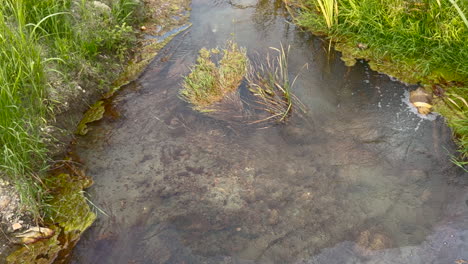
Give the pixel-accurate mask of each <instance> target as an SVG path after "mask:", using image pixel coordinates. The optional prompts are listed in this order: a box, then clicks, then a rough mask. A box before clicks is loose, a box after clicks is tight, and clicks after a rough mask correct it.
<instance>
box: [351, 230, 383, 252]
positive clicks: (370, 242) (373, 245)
mask: <svg viewBox="0 0 468 264" xmlns="http://www.w3.org/2000/svg"><path fill="white" fill-rule="evenodd" d="M391 246H392V242H391V240H390V238H388V237H387V236H386V235H384V234H382V233H371V231H369V230H365V231H363V232H361V233H360V234H359V237H358V239H357V240H356V250H357V251H358V252H360V253H361V254H362V255H364V256H368V255H371V254H372V251H375V250H382V249H385V248H390V247H391Z"/></svg>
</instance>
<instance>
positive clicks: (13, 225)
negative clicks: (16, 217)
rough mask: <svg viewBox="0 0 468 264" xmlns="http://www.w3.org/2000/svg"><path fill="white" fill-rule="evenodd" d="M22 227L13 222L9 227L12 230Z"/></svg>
mask: <svg viewBox="0 0 468 264" xmlns="http://www.w3.org/2000/svg"><path fill="white" fill-rule="evenodd" d="M22 227H23V226H22V225H21V224H20V223H14V224H12V225H11V228H12V229H13V231H16V230H18V229H21V228H22Z"/></svg>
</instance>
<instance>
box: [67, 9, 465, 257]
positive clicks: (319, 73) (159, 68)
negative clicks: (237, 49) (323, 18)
mask: <svg viewBox="0 0 468 264" xmlns="http://www.w3.org/2000/svg"><path fill="white" fill-rule="evenodd" d="M286 16H287V13H286V11H285V9H284V7H283V6H282V4H281V1H269V0H260V1H258V2H257V1H252V0H231V1H221V0H194V1H193V4H192V12H191V22H192V23H193V26H192V27H191V28H189V29H187V30H186V31H184V32H182V33H180V34H179V35H178V36H177V37H175V38H174V39H173V40H172V41H171V42H170V43H169V45H168V46H166V47H165V48H164V49H163V50H162V51H161V52H160V54H159V55H158V56H157V57H156V58H155V60H154V61H153V62H152V63H151V65H150V66H149V67H148V68H147V69H146V71H145V72H144V73H143V74H142V75H141V77H140V78H139V79H138V80H136V81H135V82H133V83H131V84H130V85H128V86H127V87H126V88H125V89H123V90H122V91H121V92H119V93H118V94H117V95H116V96H115V97H114V99H113V100H112V102H111V103H110V104H109V105H108V113H111V114H107V115H106V116H105V118H104V119H103V120H101V121H99V122H95V123H93V124H90V125H89V127H90V132H89V133H88V134H87V135H86V136H83V137H80V138H78V140H77V143H76V146H75V148H76V153H77V154H78V155H79V156H80V158H81V159H82V161H83V163H84V164H85V165H86V169H87V174H88V175H90V176H91V177H92V178H93V179H94V181H95V184H94V185H93V186H92V187H91V188H90V189H89V190H88V194H87V196H88V198H89V200H90V201H92V206H93V207H94V208H95V210H96V211H97V214H98V219H97V221H96V222H95V223H94V225H93V226H92V227H91V228H90V229H89V230H88V231H86V233H85V234H84V235H83V237H82V239H81V241H80V242H79V243H78V245H77V246H76V248H75V250H74V254H73V257H72V260H71V263H76V264H78V263H80V264H91V263H93V264H94V263H96V264H98V263H99V264H103V263H104V264H105V263H109V264H110V263H112V264H114V263H135V264H136V263H167V264H169V263H213V264H214V263H238V264H244V263H245V264H247V263H320V264H321V263H323V264H333V263H336V264H339V263H412V264H418V263H421V264H423V263H424V264H428V263H438V264H439V263H447V264H448V263H457V264H460V263H468V175H467V174H466V173H465V172H463V171H462V170H461V169H459V168H458V167H456V166H455V165H453V164H452V163H451V162H450V158H451V155H453V154H454V150H455V146H454V144H453V142H452V140H451V131H450V129H449V128H448V127H447V126H446V125H445V124H444V120H443V118H442V117H440V116H437V115H435V114H431V115H430V116H428V117H422V116H420V115H418V114H417V113H416V112H415V110H414V109H412V108H411V107H410V105H409V102H408V95H409V91H410V90H412V89H415V88H416V87H414V86H412V87H409V86H406V85H405V84H402V83H400V82H398V81H395V80H393V79H391V78H389V77H388V76H386V75H383V74H379V73H377V72H374V71H372V70H370V69H369V67H368V65H367V64H366V63H364V62H358V63H357V64H356V66H354V67H351V68H349V67H346V66H345V65H344V63H342V62H341V61H340V59H339V54H338V53H335V52H333V51H330V52H328V50H329V47H328V43H327V42H326V41H323V40H322V39H320V38H317V37H314V36H312V35H310V34H308V33H305V32H303V31H301V30H300V29H298V28H297V27H295V26H294V25H292V24H291V23H290V22H288V21H287V20H286V19H285V17H286ZM228 39H234V40H235V41H236V42H237V43H238V44H239V45H240V46H242V47H246V49H247V52H248V56H249V58H250V59H252V60H253V59H258V60H260V59H261V58H265V55H266V53H267V52H268V53H271V54H274V51H273V50H271V49H269V47H276V48H279V47H280V45H281V44H282V45H284V46H285V47H286V46H290V47H291V49H290V53H289V68H290V73H291V76H294V75H296V74H298V73H300V75H299V77H298V80H297V82H296V85H295V87H294V93H295V94H296V96H297V97H298V98H299V99H300V101H301V102H302V104H304V106H305V109H306V113H305V114H304V115H303V116H300V117H299V116H293V118H292V119H291V120H290V122H288V123H286V124H281V125H271V126H269V127H267V128H264V129H260V128H258V127H253V126H252V125H248V124H244V125H232V124H231V123H230V122H227V121H226V120H223V118H222V117H220V118H212V117H208V116H206V115H203V114H201V113H198V112H196V111H194V110H192V109H191V108H190V106H189V105H188V104H187V103H185V102H184V101H182V100H181V99H180V98H179V96H178V92H179V90H180V88H181V83H182V80H183V76H185V75H187V74H188V73H189V72H190V67H191V66H192V65H194V63H195V61H196V57H197V54H198V51H199V49H201V48H202V47H207V48H214V47H217V46H220V47H222V46H224V45H225V43H226V41H227V40H228ZM305 64H307V65H308V67H307V68H304V67H303V66H304V65H305ZM242 89H244V90H245V87H243V88H242ZM241 93H244V94H248V91H241ZM226 118H228V117H226ZM463 261H465V262H463Z"/></svg>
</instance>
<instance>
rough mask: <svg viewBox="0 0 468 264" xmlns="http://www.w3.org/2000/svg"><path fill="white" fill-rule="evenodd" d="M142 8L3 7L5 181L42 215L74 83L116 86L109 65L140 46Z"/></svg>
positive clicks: (15, 2) (85, 4)
mask: <svg viewBox="0 0 468 264" xmlns="http://www.w3.org/2000/svg"><path fill="white" fill-rule="evenodd" d="M135 8H137V4H136V2H133V1H132V0H115V1H111V5H110V8H109V10H110V12H108V11H106V10H105V9H99V8H97V7H95V6H93V1H87V0H82V1H74V0H73V1H72V0H44V1H36V0H3V1H2V5H0V65H1V67H0V109H1V111H0V151H1V158H0V176H1V177H2V178H4V179H7V180H9V181H10V182H12V183H14V184H15V186H16V188H17V189H18V191H19V194H20V198H21V201H22V204H23V205H24V207H25V209H27V210H29V211H31V212H33V213H34V214H35V216H36V217H39V216H40V212H41V207H42V206H43V204H42V203H43V198H44V195H46V193H47V190H46V189H45V185H44V183H43V177H44V174H45V172H46V171H47V169H48V164H49V161H50V160H49V156H48V153H49V147H50V146H51V143H52V142H53V140H54V139H53V138H52V137H51V135H50V131H51V129H52V128H51V124H52V121H53V120H54V114H55V113H56V112H57V111H59V110H60V109H61V108H63V107H64V104H65V103H66V98H67V96H66V95H67V94H71V95H73V94H76V82H73V81H74V80H76V79H80V78H81V77H83V76H86V77H88V78H89V79H90V80H87V81H88V83H94V84H95V85H99V83H100V82H101V83H102V81H100V80H106V79H107V82H110V81H111V80H110V79H111V78H112V76H110V75H109V73H107V71H108V69H109V64H110V63H118V62H119V61H122V60H123V59H124V57H125V56H126V54H127V53H128V51H129V48H130V47H131V46H132V43H133V39H134V37H133V36H134V34H133V32H132V31H133V30H132V27H130V26H129V25H128V23H132V22H135V21H134V20H132V19H134V18H132V16H131V14H132V12H133V10H134V9H135ZM114 54H117V56H115V55H114ZM116 57H117V58H118V59H117V60H116V59H115V58H116ZM110 68H112V66H111V67H110ZM114 68H115V67H114ZM73 84H75V85H73Z"/></svg>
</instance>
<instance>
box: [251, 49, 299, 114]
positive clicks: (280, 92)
mask: <svg viewBox="0 0 468 264" xmlns="http://www.w3.org/2000/svg"><path fill="white" fill-rule="evenodd" d="M270 49H272V50H274V51H275V52H277V53H278V56H276V57H273V58H271V57H270V55H269V54H268V55H267V58H266V61H265V63H258V64H256V65H251V66H250V67H249V71H248V74H247V82H248V85H249V89H250V91H251V92H252V93H253V95H254V96H255V97H256V104H257V105H259V106H260V109H261V110H263V111H266V112H267V113H269V116H268V117H266V118H264V119H261V120H256V121H254V123H263V122H278V123H281V122H285V121H286V120H287V119H288V117H289V116H291V113H292V111H293V105H299V106H300V105H301V104H300V102H299V100H298V99H297V98H296V97H295V96H294V95H293V94H292V92H291V88H292V87H293V86H294V83H295V82H296V79H297V77H298V76H296V77H295V78H294V80H293V81H292V82H291V81H290V79H289V69H288V54H289V50H290V47H289V46H288V48H287V50H285V49H284V47H283V45H281V47H280V49H277V48H270Z"/></svg>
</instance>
